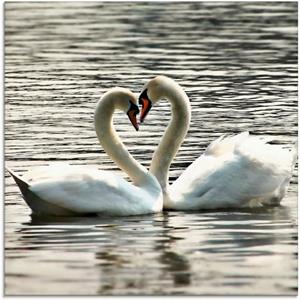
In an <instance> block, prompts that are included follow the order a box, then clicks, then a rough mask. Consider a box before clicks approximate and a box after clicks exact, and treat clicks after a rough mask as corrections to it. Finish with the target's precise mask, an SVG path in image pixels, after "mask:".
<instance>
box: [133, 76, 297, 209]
mask: <svg viewBox="0 0 300 300" xmlns="http://www.w3.org/2000/svg"><path fill="white" fill-rule="evenodd" d="M162 98H167V99H168V100H169V101H170V103H171V107H172V119H171V122H170V124H169V125H168V128H167V129H166V131H165V133H164V135H163V137H162V139H161V141H160V143H159V146H158V148H157V149H156V151H155V152H154V155H153V158H152V161H151V166H150V171H151V172H152V173H153V174H154V175H155V176H156V178H157V179H158V181H159V183H160V185H161V187H162V189H163V193H164V208H171V209H177V210H201V209H219V208H239V207H247V206H261V205H276V204H279V203H280V200H281V199H282V198H283V196H284V194H285V192H286V190H287V187H288V184H289V181H290V179H291V176H292V171H293V168H294V165H295V163H296V156H297V151H296V149H293V150H288V149H284V148H283V147H282V146H280V145H270V144H267V143H266V140H265V141H263V140H261V139H258V138H257V137H253V136H250V135H249V133H248V132H243V133H241V134H238V135H236V136H233V137H227V138H224V137H220V138H218V139H217V140H215V141H213V142H212V143H211V144H210V145H209V146H208V147H207V149H206V151H205V152H204V153H203V154H202V155H201V156H200V157H199V158H198V159H196V160H195V161H194V162H193V163H192V164H191V165H190V166H189V167H188V168H187V169H186V170H185V171H184V172H183V173H182V175H181V176H180V177H179V178H178V179H177V180H176V181H175V182H174V183H173V184H172V185H171V186H170V185H169V183H168V178H169V175H168V171H169V167H170V164H171V162H172V160H173V158H174V156H175V155H176V153H177V151H178V149H179V147H180V145H181V143H182V142H183V140H184V138H185V135H186V133H187V131H188V129H189V123H190V117H191V108H190V102H189V99H188V97H187V95H186V93H185V92H184V91H183V89H182V88H181V87H180V86H179V85H178V84H177V83H176V82H175V81H173V80H172V79H170V78H168V77H165V76H157V77H155V78H154V79H152V80H150V81H149V82H148V83H147V84H146V85H145V87H144V90H143V92H142V93H141V95H140V98H139V100H140V103H141V104H142V106H143V108H142V113H141V121H143V120H144V118H145V117H146V115H147V113H148V112H149V108H151V105H152V104H154V103H156V102H158V101H159V100H160V99H162Z"/></svg>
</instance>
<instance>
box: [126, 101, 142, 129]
mask: <svg viewBox="0 0 300 300" xmlns="http://www.w3.org/2000/svg"><path fill="white" fill-rule="evenodd" d="M129 102H130V107H129V109H128V111H127V115H128V118H129V120H130V122H131V124H132V125H133V127H134V128H135V130H136V131H138V130H139V124H138V122H137V119H136V115H137V114H139V112H140V109H139V107H138V106H137V105H136V104H134V103H133V102H132V101H131V100H130V101H129Z"/></svg>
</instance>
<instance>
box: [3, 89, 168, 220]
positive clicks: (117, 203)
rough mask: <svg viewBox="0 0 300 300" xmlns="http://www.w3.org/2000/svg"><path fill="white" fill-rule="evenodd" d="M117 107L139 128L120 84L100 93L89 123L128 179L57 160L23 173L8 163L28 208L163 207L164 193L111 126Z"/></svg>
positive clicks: (122, 211) (136, 210) (53, 211)
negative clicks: (18, 172) (92, 120)
mask: <svg viewBox="0 0 300 300" xmlns="http://www.w3.org/2000/svg"><path fill="white" fill-rule="evenodd" d="M116 109H118V110H122V111H124V112H125V113H126V114H127V115H128V117H129V119H130V121H131V122H132V125H133V126H134V127H135V129H136V130H138V123H137V120H136V115H137V114H138V113H139V108H138V106H137V99H136V97H135V96H134V94H133V93H132V92H130V91H129V90H127V89H125V88H113V89H111V90H109V91H108V92H106V93H105V94H104V95H103V96H102V97H101V99H100V100H99V102H98V104H97V106H96V110H95V115H94V126H95V130H96V133H97V136H98V139H99V142H100V144H101V145H102V147H103V149H104V150H105V151H106V153H107V154H108V155H109V156H110V157H111V158H112V159H113V160H114V162H115V163H116V164H117V165H118V166H119V167H120V168H121V169H122V170H123V171H124V172H125V173H127V174H128V175H129V177H130V179H131V180H132V182H133V184H132V183H129V182H128V181H126V180H125V179H123V178H122V177H120V176H118V175H116V174H114V173H112V172H109V171H100V170H98V169H96V168H89V167H81V166H74V165H69V164H67V163H62V162H59V163H54V164H52V165H49V166H44V167H40V168H37V169H36V170H33V171H31V172H28V173H27V174H26V175H25V176H22V177H20V176H18V175H17V174H15V173H14V172H13V171H12V170H10V169H8V171H9V173H10V174H11V175H12V177H13V178H14V180H15V182H16V183H17V185H18V187H19V189H20V190H21V193H22V195H23V198H24V200H25V201H26V203H27V204H28V206H29V207H30V208H31V210H32V211H33V213H35V214H43V215H44V214H49V215H60V216H67V215H77V214H91V213H93V214H94V213H96V214H107V215H113V216H128V215H139V214H148V213H155V212H159V211H161V210H162V205H163V197H162V191H161V187H160V185H159V183H158V181H157V179H156V178H155V177H154V176H153V175H151V174H150V173H149V172H148V170H147V169H146V168H145V167H143V166H142V165H140V164H139V163H137V162H136V160H135V159H134V158H133V157H132V156H131V155H130V154H129V152H128V151H127V150H126V149H125V146H124V144H123V143H122V142H121V140H120V138H119V137H118V135H117V133H116V131H115V129H114V128H113V113H114V111H115V110H116Z"/></svg>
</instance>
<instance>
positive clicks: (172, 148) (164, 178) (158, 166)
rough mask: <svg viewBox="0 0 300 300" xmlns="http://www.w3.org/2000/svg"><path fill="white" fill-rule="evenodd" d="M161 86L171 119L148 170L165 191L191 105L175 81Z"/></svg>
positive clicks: (187, 127)
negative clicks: (168, 105)
mask: <svg viewBox="0 0 300 300" xmlns="http://www.w3.org/2000/svg"><path fill="white" fill-rule="evenodd" d="M163 88H164V89H165V94H166V98H167V99H168V100H169V102H170V103H171V108H172V119H171V122H170V123H169V125H168V127H167V129H166V131H165V133H164V135H163V137H162V139H161V141H160V143H159V146H158V148H157V149H156V151H155V152H154V154H153V158H152V161H151V166H150V172H151V173H152V174H153V175H154V176H155V177H156V178H157V180H158V182H159V183H160V185H161V187H162V190H163V191H166V190H167V187H168V184H169V183H168V180H169V168H170V165H171V162H172V160H173V158H174V157H175V155H176V153H177V151H178V149H179V147H180V145H181V144H182V143H183V140H184V138H185V136H186V134H187V131H188V129H189V124H190V119H191V107H190V101H189V98H188V96H187V95H186V93H185V92H184V91H183V89H182V88H181V87H180V86H179V85H178V84H177V83H175V82H172V84H167V85H165V86H164V87H163Z"/></svg>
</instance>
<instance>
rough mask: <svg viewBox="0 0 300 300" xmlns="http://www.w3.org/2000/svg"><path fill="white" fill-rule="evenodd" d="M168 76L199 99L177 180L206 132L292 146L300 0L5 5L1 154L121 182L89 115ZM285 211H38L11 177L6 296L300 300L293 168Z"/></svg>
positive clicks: (20, 162) (153, 130) (149, 146)
mask: <svg viewBox="0 0 300 300" xmlns="http://www.w3.org/2000/svg"><path fill="white" fill-rule="evenodd" d="M157 74H164V75H168V76H171V77H172V78H174V79H175V80H177V82H178V83H180V84H181V85H182V86H183V87H184V89H185V90H186V92H187V94H188V95H189V97H190V100H191V103H192V122H191V127H190V130H189V133H188V136H187V138H186V140H185V142H184V144H183V145H182V147H181V150H180V152H179V153H178V155H177V157H176V159H175V161H174V163H173V164H172V167H171V173H170V175H171V181H173V180H174V179H175V178H177V176H179V175H180V173H181V172H182V170H183V169H185V168H186V167H187V166H188V165H189V164H190V163H191V162H192V161H194V159H195V158H196V157H198V156H199V155H200V154H201V153H202V152H203V150H204V149H205V147H207V145H208V144H209V142H211V141H212V140H213V139H215V138H217V137H219V136H220V135H221V134H234V133H239V132H241V131H243V130H249V131H250V132H251V133H255V134H256V135H259V136H271V137H272V138H273V142H274V143H281V144H286V145H288V146H289V145H291V144H293V143H294V142H295V140H296V137H297V2H285V3H279V2H276V3H275V2H274V3H270V2H252V3H250V2H249V3H246V2H240V3H238V2H219V3H216V2H210V3H209V2H191V3H188V2H185V3H157V2H145V3H124V2H122V3H108V2H106V3H101V2H84V3H83V2H44V3H36V2H31V3H30V2H19V3H6V4H5V96H6V100H5V155H6V159H5V160H6V164H7V165H9V166H10V167H11V168H12V169H14V170H15V171H16V172H18V173H19V174H24V173H25V172H26V171H27V170H28V169H30V168H33V167H35V166H42V165H47V164H48V163H50V162H52V161H66V162H69V163H72V164H77V165H91V166H98V167H99V168H101V169H107V170H112V171H115V172H117V173H119V174H122V173H121V172H120V171H119V170H118V168H117V167H116V166H115V165H114V163H113V162H112V161H111V160H110V159H109V158H108V157H107V156H106V154H105V153H104V152H103V150H102V148H101V146H99V143H98V141H97V139H96V136H95V132H94V129H93V123H92V122H93V113H94V109H95V104H96V102H97V101H98V99H99V97H100V95H102V94H103V93H104V92H105V91H107V90H108V89H109V88H111V87H113V86H123V87H128V88H130V89H131V90H132V91H133V92H135V93H137V94H138V93H139V92H140V91H141V89H142V86H143V85H144V83H145V82H146V81H147V80H149V79H150V78H152V77H153V76H154V75H157ZM169 109H170V107H169V105H168V104H167V102H162V103H160V105H158V106H156V107H153V109H152V111H151V113H150V114H149V116H148V118H147V122H146V124H143V126H142V127H141V130H140V131H139V132H138V133H136V132H135V131H134V129H133V128H132V127H131V125H130V124H129V121H128V119H127V118H126V117H124V115H123V114H121V113H118V114H117V115H116V118H115V119H116V122H115V123H116V127H117V130H118V132H119V133H120V136H121V137H122V139H123V140H124V141H125V144H126V145H127V147H128V148H129V150H130V152H131V153H132V154H133V155H134V156H135V157H136V159H137V160H139V161H140V162H142V163H143V164H144V165H145V166H149V164H150V160H151V155H152V152H153V150H154V149H155V148H156V145H157V143H158V141H159V138H160V136H161V134H162V131H163V130H164V128H165V127H166V125H167V122H168V120H169V119H170V111H169ZM294 173H295V174H294V175H295V176H294V177H293V179H292V183H291V185H290V188H289V190H288V193H287V195H286V197H285V198H284V199H283V201H282V206H280V207H275V208H269V209H260V210H248V211H211V212H205V213H204V212H194V213H186V212H162V213H159V214H156V215H150V216H138V217H126V218H96V217H89V218H87V217H84V218H81V217H77V218H49V219H45V218H37V217H34V216H31V213H30V210H29V208H28V207H27V206H26V205H25V203H24V201H23V199H22V198H21V196H20V193H19V191H18V188H17V187H16V185H15V184H14V182H13V180H12V179H11V178H10V177H9V176H8V174H5V175H6V177H5V183H6V187H5V294H6V295H133V294H143V295H158V294H159V295H169V294H173V295H174V294H181V295H295V294H296V293H297V176H296V175H297V170H295V172H294Z"/></svg>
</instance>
